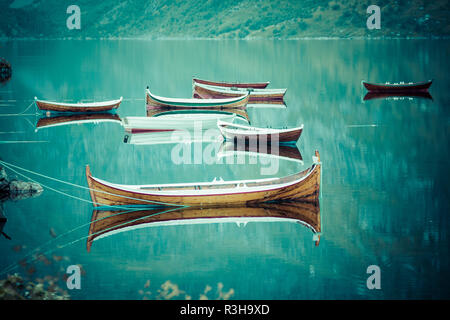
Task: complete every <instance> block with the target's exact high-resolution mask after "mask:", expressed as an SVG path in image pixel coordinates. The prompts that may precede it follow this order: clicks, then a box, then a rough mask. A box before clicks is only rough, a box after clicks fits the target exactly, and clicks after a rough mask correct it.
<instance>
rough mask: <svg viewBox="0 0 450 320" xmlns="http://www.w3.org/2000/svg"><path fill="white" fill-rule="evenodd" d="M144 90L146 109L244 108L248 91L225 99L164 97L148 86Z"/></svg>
mask: <svg viewBox="0 0 450 320" xmlns="http://www.w3.org/2000/svg"><path fill="white" fill-rule="evenodd" d="M146 92H147V95H146V96H147V99H146V100H147V109H152V108H173V109H236V108H245V107H246V105H247V103H248V99H249V94H248V92H247V94H245V95H242V96H240V97H236V98H226V99H195V98H189V99H179V98H166V97H160V96H157V95H154V94H153V93H151V92H150V90H149V89H148V88H147V91H146Z"/></svg>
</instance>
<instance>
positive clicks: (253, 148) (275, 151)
mask: <svg viewBox="0 0 450 320" xmlns="http://www.w3.org/2000/svg"><path fill="white" fill-rule="evenodd" d="M240 155H244V156H267V157H272V158H277V159H281V160H288V161H294V162H298V163H301V164H303V158H302V155H301V153H300V150H298V148H297V146H296V145H279V146H276V145H272V144H263V145H257V144H255V145H250V144H248V143H234V142H230V141H224V142H223V143H222V145H221V146H220V149H219V152H218V153H217V156H218V157H219V158H222V157H230V156H240Z"/></svg>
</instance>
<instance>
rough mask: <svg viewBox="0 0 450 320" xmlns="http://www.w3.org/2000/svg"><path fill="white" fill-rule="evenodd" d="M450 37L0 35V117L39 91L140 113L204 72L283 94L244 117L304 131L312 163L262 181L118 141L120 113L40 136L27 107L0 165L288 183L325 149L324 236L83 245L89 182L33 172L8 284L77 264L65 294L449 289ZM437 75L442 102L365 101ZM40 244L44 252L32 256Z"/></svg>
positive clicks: (121, 237)
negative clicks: (150, 100) (8, 73)
mask: <svg viewBox="0 0 450 320" xmlns="http://www.w3.org/2000/svg"><path fill="white" fill-rule="evenodd" d="M449 44H450V43H449V42H448V41H437V40H383V41H382V40H372V41H364V40H323V41H316V40H312V41H131V40H123V41H17V42H3V43H0V56H2V57H4V58H6V59H7V60H8V61H9V62H10V63H11V65H12V68H13V75H12V78H11V80H10V81H9V82H8V83H6V84H4V85H2V86H0V100H1V101H0V105H1V106H0V112H1V113H2V114H15V113H20V112H22V111H24V110H25V109H26V108H27V107H28V106H29V105H30V104H31V103H32V102H33V98H34V97H35V96H37V97H39V98H41V99H47V100H56V101H71V102H77V101H80V100H83V99H91V100H93V99H95V100H96V101H100V100H111V99H117V98H119V97H120V96H123V97H124V101H123V102H122V104H121V106H120V108H119V109H118V111H117V114H118V115H119V116H120V117H121V118H123V117H125V116H145V114H146V113H145V101H144V97H145V87H146V86H147V85H149V86H150V89H151V90H152V91H153V92H154V93H155V94H157V95H161V96H167V97H190V96H191V95H192V82H191V80H192V77H193V76H198V77H200V78H205V79H215V80H229V81H233V80H239V81H270V82H271V84H270V87H271V88H287V89H288V90H287V93H286V99H285V100H286V104H287V107H286V108H259V107H253V108H248V115H249V118H250V120H251V123H252V124H253V125H255V126H272V127H283V126H295V125H297V124H304V131H303V133H302V136H301V138H300V140H299V141H298V143H297V147H298V149H299V151H300V153H301V155H302V157H303V164H302V163H298V162H293V161H288V160H280V161H279V165H278V167H277V168H276V172H272V173H270V174H269V175H267V174H265V175H263V176H262V175H261V168H262V167H264V166H267V164H264V162H262V160H261V161H260V160H258V161H256V163H250V162H249V161H246V163H244V164H226V163H225V164H206V163H197V164H196V163H192V164H185V165H177V164H174V163H173V161H172V158H171V152H172V150H173V147H174V145H170V144H160V145H135V144H130V143H124V141H123V140H124V129H123V127H122V126H121V124H120V122H99V123H86V124H80V125H64V126H56V127H48V128H41V129H39V130H37V131H36V130H35V129H36V123H37V120H38V117H36V116H35V114H34V113H35V109H34V107H32V108H30V109H28V110H27V111H26V112H25V113H24V114H26V115H21V116H1V117H0V128H1V129H0V158H1V160H3V161H6V162H7V163H10V164H14V165H17V166H20V167H22V168H25V169H28V170H31V171H33V172H38V173H40V174H42V175H45V176H49V177H52V178H57V179H61V180H63V181H68V182H71V183H73V184H76V185H81V186H84V187H86V186H87V183H86V177H85V165H86V164H89V165H90V167H91V170H92V173H93V175H94V176H96V177H99V178H101V179H104V180H107V181H111V182H116V183H123V184H156V183H172V182H196V181H212V180H213V179H214V178H215V177H217V178H219V177H222V178H223V179H225V180H239V179H254V178H261V177H264V178H270V177H278V176H284V175H288V174H292V173H294V172H297V171H299V170H304V169H306V168H308V167H309V166H311V164H312V158H311V156H312V155H313V154H314V150H316V149H317V150H319V152H320V156H321V161H322V163H323V171H322V174H323V175H322V195H321V198H320V220H321V236H320V244H319V245H318V246H317V245H316V244H315V242H314V241H313V239H314V234H313V232H312V231H311V230H310V229H309V228H307V227H305V226H304V225H301V224H297V223H291V222H283V221H279V222H254V221H250V222H248V223H247V224H246V225H245V226H244V225H243V224H239V225H238V224H236V223H220V222H219V223H205V224H178V225H170V226H167V225H166V226H153V227H147V228H139V229H135V230H128V231H124V232H119V233H116V234H112V235H110V236H107V237H103V238H101V239H98V240H96V241H94V242H93V244H92V247H91V249H90V252H88V251H87V248H86V240H87V236H88V232H89V224H90V221H91V216H92V214H93V206H92V204H91V203H89V201H90V196H89V192H88V191H87V190H86V189H82V188H77V187H74V186H71V185H67V184H62V183H59V182H57V181H54V180H49V179H46V178H44V177H43V176H37V175H33V174H31V173H28V172H24V171H19V172H21V173H22V174H25V175H26V176H28V177H31V178H33V179H35V180H36V181H38V182H40V183H41V184H42V185H43V187H44V192H43V193H42V194H41V195H40V196H38V197H35V198H30V199H24V200H20V201H6V202H4V203H3V209H4V213H5V216H6V217H7V219H8V221H7V223H6V225H5V226H4V230H3V231H4V232H5V233H6V234H8V235H9V236H10V237H11V238H12V240H7V239H5V238H4V237H1V238H0V252H1V255H0V272H2V274H1V275H0V278H4V277H5V273H10V274H11V273H14V272H18V273H19V274H21V275H23V276H24V277H27V278H29V279H32V280H35V281H36V279H40V278H44V277H45V276H46V275H51V276H55V275H62V274H65V270H66V268H67V267H68V266H69V265H72V264H79V265H81V266H82V271H83V272H82V278H81V289H80V290H70V291H69V294H70V295H71V298H73V299H142V298H144V297H146V298H149V299H157V298H164V297H171V296H170V295H171V294H172V295H173V298H175V299H184V298H186V296H188V297H191V298H193V299H198V298H199V297H200V296H201V295H202V294H205V295H206V296H207V297H208V298H209V299H217V298H220V297H223V295H225V297H227V295H228V296H229V297H230V298H231V299H409V298H425V299H428V298H449V297H450V289H449V288H450V287H449V283H450V281H449V280H450V275H449V274H450V261H449V260H450V255H449V249H450V248H449V244H450V239H449V228H450V218H449V213H450V212H449V185H450V183H449V177H450V172H449V171H450V170H449V166H448V161H449V133H450V121H449V120H450V118H449V115H450V111H449V110H450V109H449V105H450V91H449V90H448V84H449V80H450V79H449V77H450V73H449V65H450V63H449V60H448V57H449V53H450V52H449V49H450V45H449ZM428 79H434V83H433V85H432V86H431V88H430V94H431V95H432V97H433V99H432V100H431V99H424V98H413V99H409V98H406V99H393V98H390V99H374V100H366V101H364V100H363V97H364V95H365V93H366V91H365V90H364V89H363V88H362V87H361V80H369V81H372V82H385V81H391V82H395V81H405V82H409V81H424V80H428ZM206 146H207V143H203V144H200V145H199V146H198V145H197V149H198V148H200V149H199V150H200V152H202V150H203V149H202V148H205V147H206ZM193 149H194V148H193ZM193 152H194V151H193ZM7 173H8V175H9V176H10V177H17V178H19V179H23V180H26V179H25V178H24V177H21V176H19V175H18V174H16V173H14V172H11V171H9V170H7ZM55 190H57V191H55ZM36 253H42V254H43V255H44V256H45V258H42V256H40V258H38V259H35V258H36V257H35V256H33V254H36ZM24 259H25V260H24ZM19 261H22V262H21V263H19ZM25 263H26V265H25ZM24 265H25V266H24ZM370 265H377V266H379V267H380V270H381V290H369V289H368V288H367V286H366V281H367V278H368V277H369V274H367V273H366V271H367V267H368V266H370ZM148 280H150V282H148ZM59 283H60V286H61V287H65V282H64V281H60V282H59ZM209 289H210V290H209Z"/></svg>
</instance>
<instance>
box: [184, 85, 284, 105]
mask: <svg viewBox="0 0 450 320" xmlns="http://www.w3.org/2000/svg"><path fill="white" fill-rule="evenodd" d="M247 92H249V93H250V97H249V100H248V102H249V103H264V102H266V101H281V102H283V101H284V95H285V94H286V89H249V88H234V87H233V88H224V87H217V86H209V85H205V84H198V83H194V85H193V89H192V96H193V97H194V98H200V99H223V98H233V97H240V96H242V95H243V94H246V93H247Z"/></svg>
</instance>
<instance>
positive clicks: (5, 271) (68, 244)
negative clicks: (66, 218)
mask: <svg viewBox="0 0 450 320" xmlns="http://www.w3.org/2000/svg"><path fill="white" fill-rule="evenodd" d="M180 209H182V208H168V209H167V210H164V211H162V212H157V213H154V214H149V215H146V216H144V217H140V218H137V219H134V220H130V221H126V222H124V223H121V224H119V225H116V226H112V227H110V228H107V229H105V230H102V231H98V232H95V233H93V234H90V235H87V236H83V237H81V238H78V239H75V240H73V241H70V242H68V243H66V244H63V245H60V246H57V247H56V248H54V249H50V250H47V251H45V252H42V253H41V254H42V255H48V254H50V253H53V252H54V251H56V250H58V249H62V248H65V247H67V246H70V245H72V244H74V243H76V242H79V241H81V240H84V239H88V238H89V237H92V236H95V235H97V234H100V233H103V232H105V231H106V232H107V231H109V230H112V229H116V228H117V227H121V226H123V225H126V224H129V223H133V222H136V221H139V220H141V219H145V218H149V217H153V216H157V215H160V214H164V213H167V212H171V211H175V210H180ZM134 211H139V210H138V209H135V210H127V211H125V212H120V213H117V214H114V215H111V216H108V217H104V218H100V219H97V220H94V221H91V222H89V223H85V224H82V225H80V226H78V227H75V228H73V229H72V230H69V231H67V232H65V233H63V234H61V235H59V236H57V237H56V238H54V239H51V240H49V241H47V242H46V243H44V244H42V245H40V246H38V247H36V248H34V249H33V250H32V251H31V252H29V253H28V254H26V255H25V257H24V258H23V259H22V260H21V261H23V260H25V261H26V260H27V258H28V257H30V256H32V255H33V254H37V253H38V251H39V249H41V248H42V247H44V246H46V245H48V244H51V243H52V242H54V241H56V240H58V239H60V238H62V237H63V236H66V235H68V234H70V233H72V232H74V231H76V230H78V229H81V228H83V227H86V226H88V225H91V224H92V223H95V222H97V221H101V220H104V219H108V218H111V217H114V216H118V215H121V214H126V213H130V212H134ZM37 259H38V257H35V258H33V259H31V260H30V261H28V263H30V262H34V261H36V260H37ZM18 264H19V263H14V264H11V265H9V266H7V267H6V268H4V269H3V270H2V271H0V274H5V273H7V272H10V271H12V270H14V269H15V268H17V266H18Z"/></svg>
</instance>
